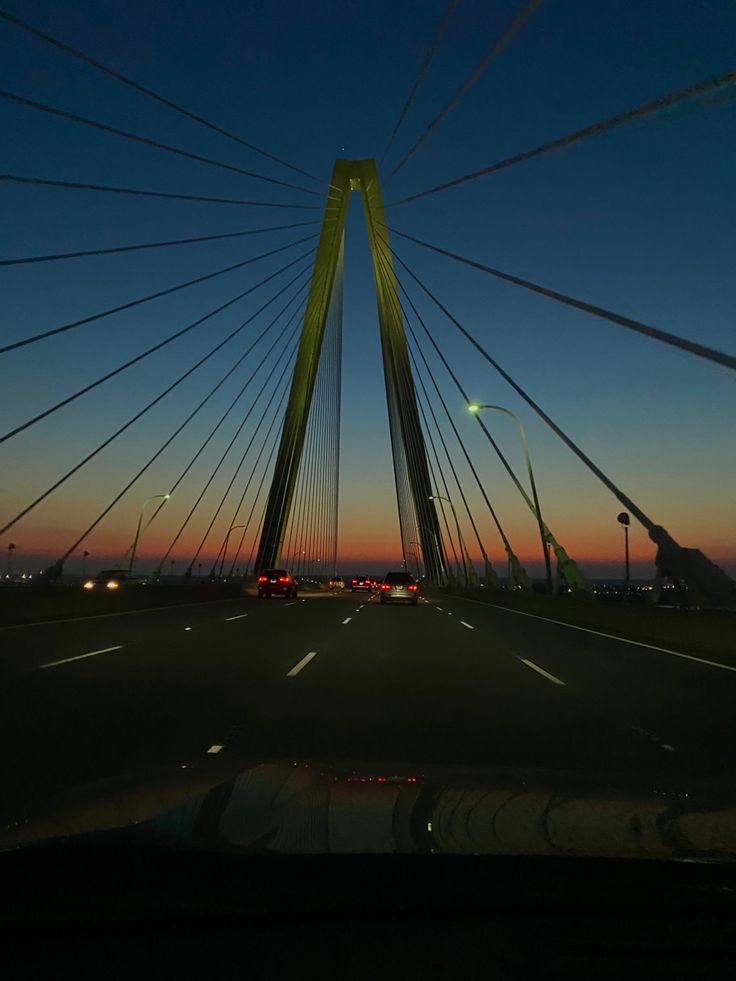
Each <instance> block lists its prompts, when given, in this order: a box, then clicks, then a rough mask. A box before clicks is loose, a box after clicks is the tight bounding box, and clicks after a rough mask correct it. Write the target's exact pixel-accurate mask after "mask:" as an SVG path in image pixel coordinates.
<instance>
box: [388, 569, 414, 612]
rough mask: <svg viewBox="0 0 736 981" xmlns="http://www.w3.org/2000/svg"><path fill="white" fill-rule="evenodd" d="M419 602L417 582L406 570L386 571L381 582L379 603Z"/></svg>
mask: <svg viewBox="0 0 736 981" xmlns="http://www.w3.org/2000/svg"><path fill="white" fill-rule="evenodd" d="M418 602H419V583H418V582H417V581H416V579H415V578H414V576H410V575H409V573H408V572H387V573H386V575H385V576H384V579H383V582H382V583H381V603H382V604H386V603H411V604H412V606H416V605H417V603H418Z"/></svg>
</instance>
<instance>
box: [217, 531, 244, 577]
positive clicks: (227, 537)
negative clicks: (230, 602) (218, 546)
mask: <svg viewBox="0 0 736 981" xmlns="http://www.w3.org/2000/svg"><path fill="white" fill-rule="evenodd" d="M245 527H246V525H233V526H232V528H228V532H227V535H225V545H224V547H223V549H222V562H220V572H219V574H218V579H222V567H223V566H224V565H225V556H226V555H227V543H228V541H229V540H230V533H231V532H233V531H235V530H236V528H245ZM215 562H217V559H215Z"/></svg>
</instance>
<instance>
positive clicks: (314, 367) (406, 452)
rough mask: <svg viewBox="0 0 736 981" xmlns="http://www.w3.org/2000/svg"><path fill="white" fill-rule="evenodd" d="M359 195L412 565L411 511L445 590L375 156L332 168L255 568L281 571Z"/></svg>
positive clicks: (431, 574)
mask: <svg viewBox="0 0 736 981" xmlns="http://www.w3.org/2000/svg"><path fill="white" fill-rule="evenodd" d="M353 191H359V192H360V195H361V198H362V200H363V211H364V215H365V221H366V228H367V232H368V241H369V245H370V251H371V258H372V262H373V276H374V281H375V287H376V302H377V306H378V322H379V328H380V336H381V352H382V359H383V371H384V380H385V383H386V400H387V405H388V415H389V430H390V435H391V451H392V457H393V467H394V479H395V482H396V495H397V501H398V509H399V524H400V527H401V538H402V549H403V552H404V559H405V561H406V558H407V554H408V553H409V552H410V550H411V549H410V545H411V541H410V537H411V532H409V530H408V529H409V525H410V511H413V519H414V520H413V522H412V525H413V527H415V528H416V530H417V534H418V535H419V544H420V547H421V551H422V558H423V561H424V568H425V571H426V575H427V578H428V580H429V581H430V582H431V583H433V584H435V585H441V584H444V583H445V582H446V581H447V567H446V561H445V553H444V549H443V545H442V538H441V534H440V527H439V521H438V518H437V512H436V510H435V506H434V503H433V502H432V501H431V500H430V496H431V495H432V493H433V489H432V486H431V481H430V475H429V466H428V463H427V454H426V448H425V444H424V436H423V433H422V429H421V425H420V422H419V412H418V408H417V399H416V393H415V390H414V382H413V379H412V373H411V366H410V363H409V352H408V347H407V342H406V335H405V333H404V322H403V317H402V312H401V305H400V303H399V297H398V290H397V282H396V277H395V274H394V268H393V262H392V254H391V249H390V245H389V238H388V229H387V228H386V225H385V219H384V211H383V201H382V198H381V188H380V184H379V180H378V171H377V168H376V163H375V161H374V160H372V159H366V160H343V159H338V160H336V161H335V165H334V168H333V171H332V177H331V180H330V185H329V190H328V194H327V202H326V205H325V211H324V217H323V220H322V228H321V232H320V237H319V243H318V245H317V254H316V258H315V263H314V269H313V272H312V280H311V284H310V289H309V295H308V298H307V304H306V308H305V312H304V322H303V326H302V331H301V338H300V342H299V350H298V353H297V359H296V364H295V366H294V373H293V376H292V382H291V389H290V392H289V401H288V404H287V408H286V413H285V416H284V423H283V428H282V431H281V439H280V443H279V448H278V453H277V456H276V464H275V467H274V471H273V477H272V482H271V488H270V491H269V495H268V500H267V503H266V510H265V514H264V519H263V528H262V531H261V538H260V543H259V546H258V553H257V556H256V564H255V569H256V571H258V570H261V569H265V568H269V567H274V566H278V565H279V564H280V561H281V555H282V550H283V547H284V536H285V533H286V528H287V525H288V523H289V518H290V513H291V507H292V503H293V499H294V491H295V488H296V483H297V478H298V474H299V466H300V463H301V460H302V454H303V451H304V440H305V434H306V430H307V424H308V421H309V413H310V409H311V406H312V398H313V395H314V388H315V381H316V378H317V373H318V369H319V363H320V354H321V351H322V341H323V337H324V333H325V324H326V321H327V318H328V313H329V312H330V306H331V303H332V301H333V298H334V290H335V284H336V280H340V279H341V274H342V255H343V251H342V247H343V231H344V227H345V217H346V215H347V209H348V203H349V201H350V195H351V193H352V192H353ZM335 486H337V485H335Z"/></svg>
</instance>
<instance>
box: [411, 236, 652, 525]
mask: <svg viewBox="0 0 736 981" xmlns="http://www.w3.org/2000/svg"><path fill="white" fill-rule="evenodd" d="M393 254H394V256H395V257H396V259H397V260H398V261H399V262H400V263H401V265H402V266H403V267H404V269H405V270H406V271H407V272H408V273H409V275H410V276H411V277H412V279H413V280H414V281H415V282H416V283H417V285H418V286H420V287H421V289H422V290H423V291H424V292H425V293H426V294H427V296H429V298H430V299H431V300H432V301H433V303H435V305H436V306H437V307H439V309H440V310H442V312H443V313H444V314H445V316H446V317H447V318H448V320H450V322H451V323H452V324H453V325H454V326H455V327H456V328H457V330H458V331H459V332H460V333H461V334H462V335H463V337H465V338H466V339H467V340H468V341H469V342H470V343H471V344H472V345H473V347H474V348H475V349H476V351H478V353H479V354H480V355H481V356H482V357H483V358H484V359H485V360H486V361H487V362H488V363H489V364H490V365H491V366H492V367H493V368H494V369H495V370H496V371H497V372H498V374H499V375H500V376H501V377H502V378H503V379H504V380H505V381H506V382H508V384H509V385H510V386H511V387H512V388H513V389H514V391H515V392H516V393H517V394H518V395H520V396H521V397H522V398H523V399H524V401H525V402H526V403H527V405H529V406H531V408H532V409H534V411H535V412H536V414H537V415H538V416H539V417H540V419H542V420H543V421H544V422H545V423H546V424H547V426H548V427H549V428H550V429H551V430H552V432H554V433H555V435H557V436H558V437H559V438H560V439H561V440H562V442H563V443H564V444H565V445H566V446H567V447H568V449H570V450H572V452H573V453H574V454H575V456H577V457H578V459H579V460H581V461H582V462H583V463H584V464H585V466H586V467H587V468H588V469H589V470H590V471H591V472H592V473H593V474H595V476H596V477H597V478H598V479H599V480H600V481H601V483H602V484H603V485H604V486H605V487H607V488H608V490H609V491H610V492H611V493H612V494H613V495H614V497H616V498H618V500H619V501H620V502H621V503H622V504H623V505H624V507H625V508H626V509H627V510H628V511H631V513H632V514H633V515H634V516H635V517H636V519H637V520H638V521H639V522H641V524H642V525H643V526H644V527H645V528H646V529H647V531H651V529H652V528H654V527H655V523H654V522H653V521H652V520H651V518H649V517H648V516H647V515H646V514H645V513H644V512H643V511H642V510H641V508H639V507H638V506H637V505H636V504H635V503H634V502H633V501H632V500H631V498H630V497H628V496H627V495H626V494H624V492H623V491H622V490H620V488H619V487H617V486H616V484H615V483H614V482H613V481H612V480H611V479H610V478H609V477H608V476H606V474H605V473H604V472H603V471H602V470H601V469H600V467H598V466H597V465H596V464H595V463H593V461H592V460H591V459H590V457H589V456H588V455H587V454H586V453H585V452H584V451H583V450H582V449H581V448H580V447H579V446H578V445H577V443H575V441H574V440H573V439H572V438H571V437H570V436H568V435H567V433H566V432H565V431H564V430H563V429H561V428H560V427H559V426H558V425H557V423H556V422H554V420H553V419H552V418H551V417H550V416H548V415H547V413H546V412H545V411H544V409H542V408H541V406H540V405H538V404H537V402H535V401H534V399H533V398H532V397H531V396H530V395H528V394H527V392H526V391H525V390H524V389H523V388H522V387H521V385H519V384H518V383H517V382H516V381H515V380H514V379H513V378H512V377H511V375H509V374H508V372H507V371H505V370H504V369H503V368H502V367H501V365H500V364H499V363H498V361H496V360H495V358H492V357H491V355H490V354H488V352H487V351H486V350H485V348H484V347H483V346H482V345H481V344H480V343H479V342H478V341H477V340H476V339H475V338H474V337H473V335H472V334H471V333H470V332H469V331H468V330H466V328H465V327H463V325H462V324H461V323H460V322H459V321H458V320H457V319H456V318H455V317H454V316H453V315H452V314H451V313H450V311H449V310H448V309H447V307H445V306H444V304H443V303H442V302H441V301H440V300H438V299H437V297H436V296H435V295H434V293H432V291H431V290H430V289H429V287H427V286H425V285H424V283H423V282H422V281H421V280H420V279H419V278H418V277H417V276H416V274H415V273H413V272H412V271H411V269H409V267H408V266H407V265H406V263H405V262H404V261H403V260H402V259H401V258H400V256H398V255H397V254H396V253H395V252H394V253H393ZM481 421H482V420H481Z"/></svg>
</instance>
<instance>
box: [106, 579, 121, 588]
mask: <svg viewBox="0 0 736 981" xmlns="http://www.w3.org/2000/svg"><path fill="white" fill-rule="evenodd" d="M119 586H120V583H119V582H118V581H117V579H111V580H110V582H109V583H108V584H107V588H108V589H117V588H118V587H119Z"/></svg>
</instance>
